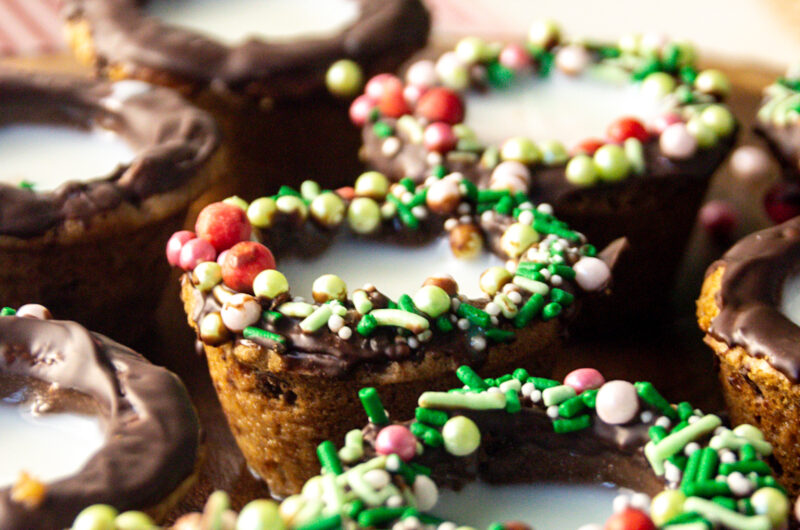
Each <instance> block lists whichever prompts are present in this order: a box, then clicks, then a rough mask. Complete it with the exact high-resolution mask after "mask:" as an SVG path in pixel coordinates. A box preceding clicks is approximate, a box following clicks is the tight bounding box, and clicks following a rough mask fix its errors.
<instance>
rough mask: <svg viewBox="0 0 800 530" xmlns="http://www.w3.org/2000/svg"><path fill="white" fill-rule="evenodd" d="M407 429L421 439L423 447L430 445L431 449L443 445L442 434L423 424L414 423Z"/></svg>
mask: <svg viewBox="0 0 800 530" xmlns="http://www.w3.org/2000/svg"><path fill="white" fill-rule="evenodd" d="M450 395H454V394H450ZM409 429H410V430H411V434H413V435H414V436H416V437H417V438H419V439H421V440H422V441H423V442H424V443H425V445H430V446H431V447H441V446H442V445H444V439H443V438H442V434H441V433H440V432H439V431H437V430H436V429H434V428H433V427H429V426H428V425H425V424H424V423H420V422H414V423H412V424H411V426H410V427H409Z"/></svg>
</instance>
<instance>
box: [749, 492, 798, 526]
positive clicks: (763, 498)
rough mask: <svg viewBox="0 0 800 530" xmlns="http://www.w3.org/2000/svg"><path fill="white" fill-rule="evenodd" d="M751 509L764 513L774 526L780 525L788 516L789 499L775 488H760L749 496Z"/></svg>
mask: <svg viewBox="0 0 800 530" xmlns="http://www.w3.org/2000/svg"><path fill="white" fill-rule="evenodd" d="M750 502H752V503H753V510H754V511H755V512H756V513H757V514H758V515H766V516H767V517H768V518H769V521H770V523H772V525H773V526H774V527H776V528H777V527H780V526H781V525H782V524H783V523H785V522H786V519H787V517H788V516H789V499H787V498H786V496H785V495H784V494H783V493H781V492H780V491H778V490H777V489H776V488H761V489H758V490H756V491H755V493H753V495H751V496H750Z"/></svg>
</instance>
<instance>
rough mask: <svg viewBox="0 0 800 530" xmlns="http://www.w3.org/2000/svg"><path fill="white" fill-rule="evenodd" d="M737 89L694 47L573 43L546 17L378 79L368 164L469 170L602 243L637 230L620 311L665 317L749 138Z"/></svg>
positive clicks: (357, 117) (367, 134)
mask: <svg viewBox="0 0 800 530" xmlns="http://www.w3.org/2000/svg"><path fill="white" fill-rule="evenodd" d="M729 91H730V84H729V82H728V80H727V79H726V77H725V76H724V75H723V74H722V73H721V72H719V71H717V70H705V71H699V70H698V69H697V68H696V67H695V52H694V50H693V48H692V47H691V45H689V44H687V43H682V42H670V41H666V40H664V39H656V40H654V39H652V38H650V37H641V36H636V35H633V36H626V37H624V38H622V39H620V41H619V43H614V44H598V43H594V42H591V41H589V42H583V41H568V40H565V39H563V38H562V37H561V32H560V30H559V29H558V27H557V26H556V25H555V24H554V23H552V22H546V21H542V22H537V23H535V24H534V25H533V27H532V28H531V31H530V34H529V37H528V40H527V41H526V42H524V43H508V44H503V45H499V44H498V45H496V44H493V43H488V42H484V41H482V40H481V39H478V38H475V37H468V38H465V39H463V40H461V41H460V42H459V43H458V44H457V46H456V47H455V49H454V50H453V51H450V52H447V53H445V54H443V55H442V56H440V57H439V58H438V59H437V60H436V61H428V60H423V61H419V62H416V63H414V64H412V65H410V67H409V68H408V69H407V70H406V73H405V82H402V81H401V80H400V79H399V78H396V77H394V76H383V77H377V78H374V79H373V80H371V81H369V82H368V83H367V86H366V89H365V92H364V94H363V95H362V96H359V97H358V98H357V99H356V100H355V101H354V103H353V105H352V107H351V116H352V118H353V121H354V123H355V124H356V125H359V126H362V131H363V151H362V153H363V156H364V159H365V162H366V163H367V164H368V165H369V166H371V167H373V168H375V169H377V170H378V171H381V172H382V173H384V174H385V175H387V176H388V177H390V178H391V179H393V180H399V179H401V178H411V179H413V180H414V181H415V182H422V181H424V180H425V179H427V178H428V177H430V176H431V175H436V174H439V173H440V172H443V171H444V172H452V171H458V172H461V173H462V174H464V175H465V176H467V178H469V179H470V180H472V181H473V182H475V183H477V184H479V185H481V186H485V187H487V188H489V189H506V188H509V187H511V188H512V189H513V190H514V191H520V192H525V193H528V194H529V195H530V197H531V199H532V200H533V201H534V202H546V203H549V204H551V205H552V206H553V209H554V211H555V214H556V215H557V216H559V218H561V219H563V220H565V221H566V222H568V223H569V224H570V225H571V226H573V227H575V228H576V229H577V230H580V231H581V232H583V233H585V234H586V235H587V237H588V238H589V239H590V240H591V241H593V242H595V244H597V245H599V246H602V245H605V244H608V243H609V242H610V241H612V240H613V239H616V238H618V237H620V236H622V235H624V236H625V237H626V238H627V239H628V240H629V243H630V246H631V255H630V262H629V263H630V264H631V266H630V270H629V271H627V273H626V274H625V276H627V277H630V278H637V280H636V281H630V282H626V284H625V285H624V286H619V287H620V289H619V290H618V291H617V293H616V295H617V296H618V300H617V301H616V303H615V307H616V312H617V313H618V314H619V315H620V316H627V317H630V318H634V319H637V320H646V321H649V322H654V321H658V319H657V318H653V311H654V310H656V311H663V309H664V308H666V307H668V305H667V304H659V307H657V308H654V307H653V304H652V293H653V292H654V290H655V291H657V292H666V291H669V289H670V286H671V284H672V281H673V277H674V274H675V270H676V267H677V265H678V263H679V261H680V260H681V258H682V256H683V250H684V247H685V245H686V242H687V239H688V236H689V233H690V230H691V228H692V226H693V225H694V221H695V216H696V213H697V210H698V208H699V206H700V203H701V199H702V197H703V195H704V194H705V191H706V188H707V185H708V182H709V179H710V177H711V175H712V174H713V172H714V171H715V169H716V168H717V167H718V166H719V165H720V164H721V163H722V161H723V160H724V159H725V157H726V155H727V154H728V152H729V150H730V149H731V147H732V145H733V144H734V141H735V138H736V131H737V123H736V120H735V119H734V117H733V115H732V114H731V112H730V111H729V110H728V108H727V107H726V106H725V105H724V104H723V103H722V100H723V99H724V98H725V96H726V95H727V94H728V92H729ZM645 315H647V316H645ZM623 320H625V319H623ZM626 322H627V320H626Z"/></svg>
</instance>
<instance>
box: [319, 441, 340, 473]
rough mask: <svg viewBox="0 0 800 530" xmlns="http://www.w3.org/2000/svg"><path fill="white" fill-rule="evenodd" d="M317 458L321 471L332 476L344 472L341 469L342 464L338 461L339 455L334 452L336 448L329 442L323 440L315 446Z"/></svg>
mask: <svg viewBox="0 0 800 530" xmlns="http://www.w3.org/2000/svg"><path fill="white" fill-rule="evenodd" d="M317 458H319V463H320V465H321V466H322V469H323V470H325V471H326V472H328V473H333V474H334V475H341V474H342V473H343V472H344V470H343V469H342V462H341V461H340V460H339V454H338V453H337V452H336V446H335V445H334V444H333V442H332V441H330V440H325V441H324V442H322V443H321V444H319V445H318V446H317Z"/></svg>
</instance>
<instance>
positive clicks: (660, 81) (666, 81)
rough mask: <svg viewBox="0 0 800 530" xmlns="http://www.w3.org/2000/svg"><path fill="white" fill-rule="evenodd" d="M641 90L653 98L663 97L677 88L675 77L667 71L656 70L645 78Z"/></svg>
mask: <svg viewBox="0 0 800 530" xmlns="http://www.w3.org/2000/svg"><path fill="white" fill-rule="evenodd" d="M641 90H642V92H643V93H644V94H645V95H646V96H648V97H650V98H652V99H661V98H663V97H664V96H666V95H667V94H670V93H672V91H673V90H675V79H674V78H673V77H672V76H671V75H669V74H667V73H665V72H654V73H652V74H650V75H648V76H647V77H645V78H644V81H642V86H641Z"/></svg>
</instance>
